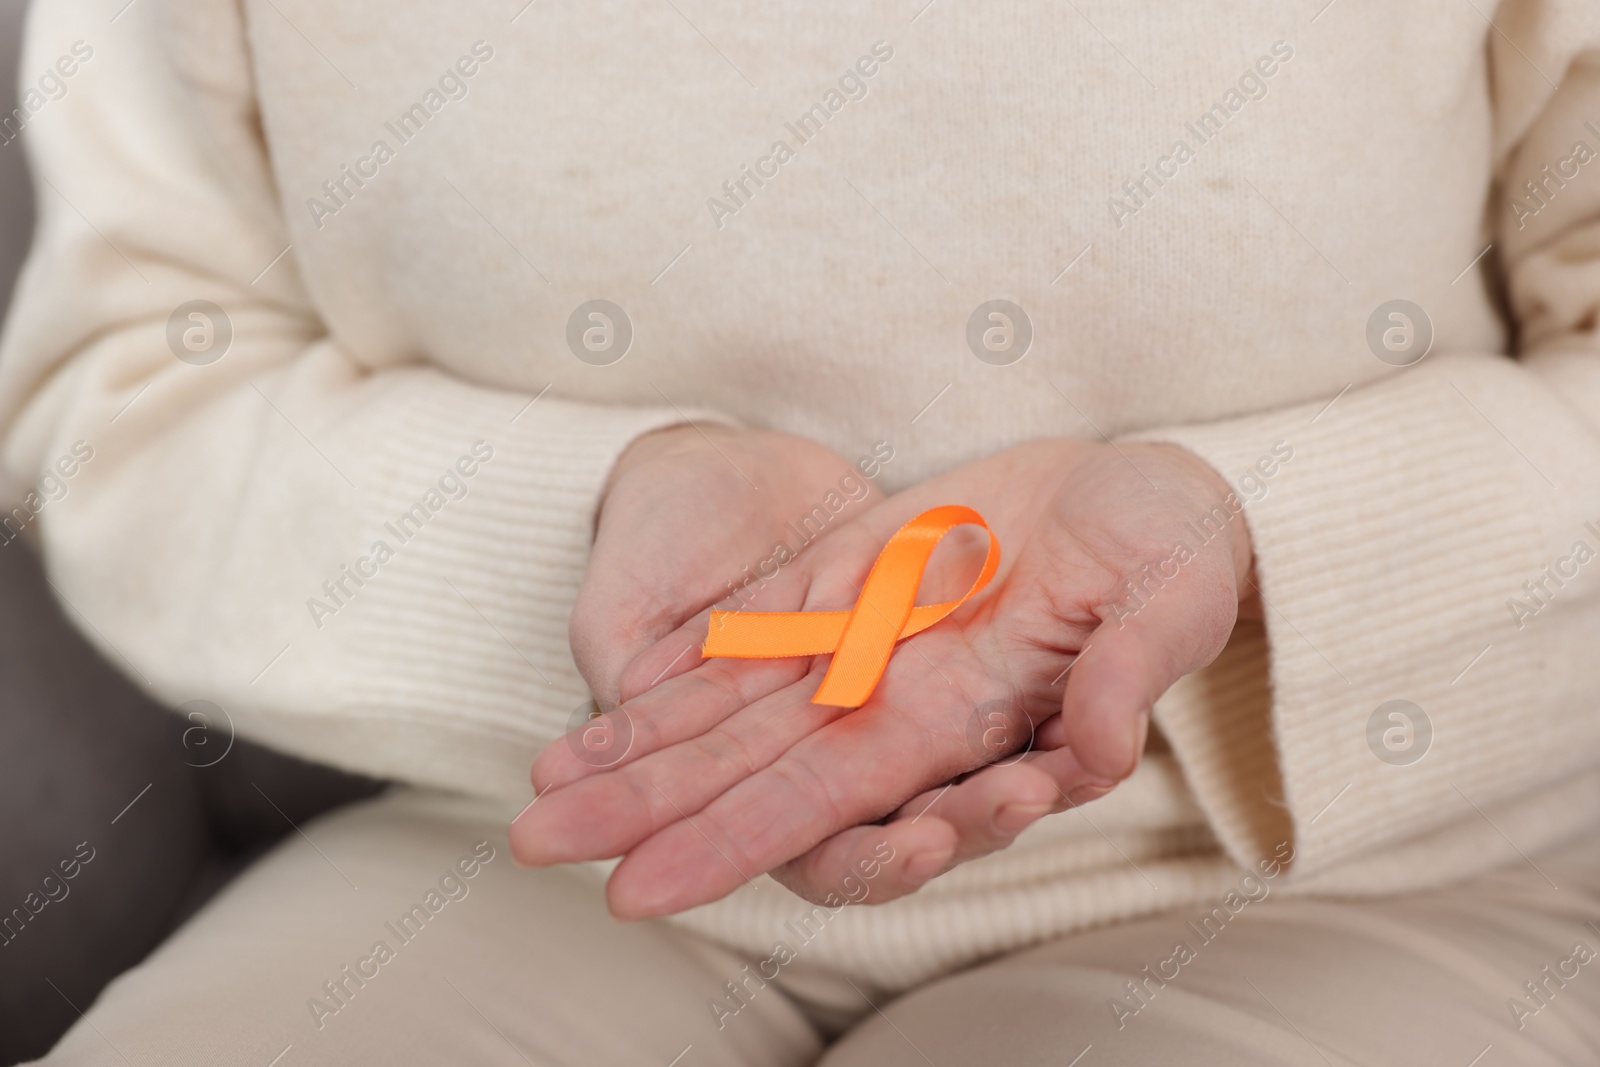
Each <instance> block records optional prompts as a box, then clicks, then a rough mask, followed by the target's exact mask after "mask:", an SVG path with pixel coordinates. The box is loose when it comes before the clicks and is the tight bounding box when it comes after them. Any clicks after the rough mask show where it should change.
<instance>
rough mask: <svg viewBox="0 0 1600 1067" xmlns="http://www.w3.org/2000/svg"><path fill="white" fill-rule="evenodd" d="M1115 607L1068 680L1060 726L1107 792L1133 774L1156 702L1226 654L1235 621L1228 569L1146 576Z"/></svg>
mask: <svg viewBox="0 0 1600 1067" xmlns="http://www.w3.org/2000/svg"><path fill="white" fill-rule="evenodd" d="M1125 588H1129V589H1130V590H1133V591H1132V592H1130V595H1129V597H1128V598H1127V599H1124V600H1123V601H1120V602H1119V603H1117V604H1113V605H1110V606H1109V607H1108V608H1106V609H1105V610H1104V613H1103V614H1102V616H1101V617H1102V622H1101V623H1100V625H1099V626H1098V627H1096V628H1095V630H1094V631H1093V632H1092V633H1091V634H1090V635H1089V639H1088V640H1087V641H1086V642H1085V643H1084V648H1083V651H1082V652H1081V653H1080V654H1079V658H1078V659H1077V660H1076V661H1075V662H1074V663H1073V667H1072V670H1071V671H1070V672H1069V673H1068V676H1067V691H1066V694H1065V695H1064V696H1063V697H1062V704H1061V723H1062V727H1063V729H1064V731H1065V734H1066V741H1067V744H1068V745H1069V746H1071V748H1072V750H1073V752H1074V753H1075V754H1076V756H1077V759H1078V762H1079V763H1080V764H1081V765H1082V767H1083V768H1084V770H1085V771H1087V772H1089V773H1090V774H1091V775H1094V776H1096V777H1098V778H1100V779H1102V780H1103V782H1104V783H1105V784H1106V785H1110V784H1112V783H1114V782H1117V781H1120V780H1121V779H1123V778H1126V777H1127V776H1128V775H1130V774H1132V773H1133V770H1134V768H1135V767H1137V766H1138V764H1139V757H1140V755H1141V754H1142V753H1143V751H1144V742H1145V735H1146V733H1147V732H1148V730H1149V727H1150V710H1151V707H1152V706H1153V705H1154V704H1155V702H1156V700H1157V698H1159V697H1160V696H1161V695H1162V694H1163V693H1165V692H1166V691H1167V690H1168V689H1169V688H1171V687H1172V685H1173V683H1174V682H1176V681H1177V680H1178V679H1179V678H1181V677H1183V676H1184V675H1185V674H1188V673H1189V672H1191V671H1195V670H1199V669H1200V668H1201V667H1204V666H1205V665H1206V664H1208V663H1210V662H1211V661H1212V660H1214V659H1216V658H1217V656H1218V654H1219V653H1221V651H1222V649H1223V646H1224V645H1226V644H1227V642H1228V635H1229V634H1230V633H1232V631H1233V624H1234V620H1235V618H1236V617H1237V615H1238V607H1239V604H1238V594H1237V591H1236V590H1235V588H1234V583H1233V575H1232V572H1231V568H1227V569H1226V570H1225V569H1224V568H1223V567H1222V566H1221V565H1219V564H1216V563H1211V562H1210V561H1205V562H1203V561H1201V560H1195V561H1194V562H1192V563H1190V564H1188V565H1187V566H1186V567H1185V568H1184V569H1182V570H1181V571H1180V572H1179V573H1178V574H1177V575H1176V576H1175V577H1174V578H1173V579H1171V580H1168V581H1163V580H1162V579H1161V578H1159V577H1155V576H1153V575H1151V574H1150V572H1149V571H1148V570H1147V571H1146V573H1145V579H1144V580H1142V584H1140V585H1136V586H1135V585H1129V586H1125Z"/></svg>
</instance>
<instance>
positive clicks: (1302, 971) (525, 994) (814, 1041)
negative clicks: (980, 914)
mask: <svg viewBox="0 0 1600 1067" xmlns="http://www.w3.org/2000/svg"><path fill="white" fill-rule="evenodd" d="M503 825H504V820H503V819H501V818H497V817H496V816H494V815H492V814H490V813H487V812H486V809H484V808H483V807H481V806H478V805H472V804H468V803H465V802H455V801H449V800H446V799H443V798H439V797H437V796H433V795H429V794H421V793H410V792H400V793H396V794H391V795H390V796H387V797H384V798H380V799H379V800H377V801H374V802H370V803H367V804H362V805H358V806H356V807H353V808H347V809H344V810H343V811H340V812H337V813H335V814H333V815H331V816H328V817H325V818H324V819H322V820H319V821H318V822H316V823H314V824H311V825H309V826H307V827H306V828H305V829H306V832H307V837H304V838H302V837H298V836H297V837H294V838H291V839H290V840H289V841H288V842H287V843H286V844H284V845H283V846H281V847H280V848H279V849H278V850H277V851H276V852H274V853H273V854H272V855H270V856H269V857H267V858H266V859H265V860H263V861H262V862H261V863H259V864H257V866H256V867H254V868H253V869H252V870H250V871H249V872H247V873H246V874H245V875H244V876H243V877H241V878H240V879H239V880H238V881H237V882H235V883H234V884H233V886H232V887H230V888H229V890H227V891H226V892H225V893H224V894H223V895H222V896H221V897H219V898H218V899H217V900H216V901H214V902H213V903H212V905H211V906H210V907H208V908H207V909H206V910H205V911H203V912H202V913H201V914H200V915H199V916H197V917H196V918H195V919H194V920H193V921H192V922H191V923H189V924H188V925H187V926H186V927H185V928H184V929H183V930H181V931H179V933H178V934H177V935H175V936H174V938H173V939H172V940H171V941H170V942H168V944H166V945H165V946H163V948H162V949H160V950H159V951H158V952H157V953H155V954H154V955H153V956H152V957H151V958H150V959H149V960H148V961H146V962H145V963H144V964H143V965H141V966H140V967H138V968H136V969H134V970H133V971H131V972H129V973H128V974H127V975H125V976H123V977H122V978H121V979H119V980H118V981H117V982H115V983H113V985H112V986H111V987H110V988H109V989H108V990H107V991H106V993H105V994H104V995H103V996H102V997H101V999H100V1001H99V1002H97V1003H96V1004H95V1006H94V1008H93V1009H92V1010H91V1011H90V1012H89V1015H88V1018H87V1020H85V1021H84V1022H83V1023H80V1025H78V1026H77V1027H75V1028H74V1029H73V1031H72V1032H71V1033H70V1034H69V1035H68V1036H67V1037H66V1038H65V1039H64V1040H63V1041H62V1043H61V1044H60V1045H59V1046H58V1047H57V1048H56V1050H55V1051H54V1052H53V1053H52V1054H51V1055H50V1056H49V1057H47V1058H46V1059H45V1060H44V1061H41V1062H44V1063H47V1064H52V1065H79V1064H106V1065H112V1064H117V1065H121V1064H125V1063H128V1062H132V1063H190V1062H193V1063H201V1062H204V1063H207V1064H249V1065H251V1067H266V1065H268V1064H276V1065H277V1067H294V1065H295V1064H307V1063H309V1064H316V1063H330V1064H331V1063H338V1064H345V1063H352V1062H384V1063H430V1064H431V1063H436V1062H471V1063H486V1064H508V1065H515V1064H530V1065H534V1067H547V1065H555V1064H583V1065H588V1064H598V1063H605V1064H616V1065H629V1064H643V1065H652V1067H665V1065H668V1064H673V1063H678V1064H681V1065H682V1067H692V1065H697V1064H718V1063H724V1064H757V1065H767V1064H771V1065H783V1067H790V1065H793V1067H800V1065H803V1064H808V1063H813V1062H816V1061H817V1059H818V1057H819V1056H822V1042H821V1039H820V1038H819V1037H818V1030H817V1028H816V1027H814V1026H813V1025H812V1024H811V1022H810V1021H808V1019H807V1016H806V1014H805V1011H804V1010H803V1008H802V1006H801V1005H800V1004H798V1003H797V1002H795V1001H793V1000H792V999H790V998H789V997H787V996H786V995H785V994H784V993H783V992H782V991H781V990H780V989H779V988H777V987H776V986H772V987H767V988H766V989H764V990H763V991H762V993H761V995H759V996H756V997H754V998H752V999H751V1001H750V1003H749V1005H748V1006H747V1007H746V1008H745V1009H743V1010H741V1011H740V1013H739V1014H738V1016H737V1017H735V1018H734V1019H732V1020H725V1023H726V1025H725V1026H723V1027H722V1028H719V1027H718V1025H717V1022H716V1020H715V1019H714V1017H713V1015H712V1013H711V1012H710V1011H709V1010H708V1007H707V1005H708V1002H709V1001H712V1000H725V999H726V996H727V990H726V986H725V983H727V982H728V981H730V980H735V979H737V978H738V977H739V974H740V968H741V967H742V965H743V961H741V960H739V959H737V958H736V957H735V956H734V955H733V954H731V953H728V952H725V951H724V950H721V949H718V948H715V947H713V946H710V945H708V944H706V943H704V942H703V941H701V940H700V939H698V938H696V937H694V936H693V935H690V934H687V933H685V932H682V931H680V930H678V929H676V928H675V927H673V926H671V925H670V924H667V923H661V922H649V923H635V924H619V923H616V922H614V921H613V920H611V918H610V917H609V916H608V915H607V913H606V911H605V907H604V903H603V900H602V897H601V894H600V892H599V889H598V884H597V883H596V882H594V881H593V880H591V878H590V877H589V876H588V875H586V874H583V873H578V872H572V871H565V870H545V871H528V870H520V869H517V868H515V867H513V866H512V864H511V860H510V856H509V853H508V851H507V850H506V847H505V844H504V837H503ZM480 841H487V842H488V845H487V846H480V845H479V844H478V842H480ZM491 847H492V848H493V850H494V856H493V858H492V859H490V860H488V861H487V862H483V861H482V860H481V859H480V857H481V856H483V855H486V854H487V849H488V848H491ZM475 848H476V849H477V852H476V853H475V851H474V850H475ZM464 859H465V861H466V862H465V863H464V864H462V865H461V866H457V864H458V863H461V861H463V860H464ZM1537 859H1538V862H1539V864H1540V867H1541V868H1542V869H1543V870H1544V872H1545V873H1547V874H1549V876H1550V877H1551V878H1552V879H1553V880H1554V881H1555V882H1556V884H1558V885H1560V886H1561V889H1560V890H1559V891H1558V890H1555V889H1552V888H1551V887H1550V886H1549V885H1548V884H1547V883H1546V882H1545V880H1544V878H1543V877H1542V876H1541V875H1540V874H1538V873H1536V872H1535V871H1534V870H1533V869H1532V868H1531V867H1528V866H1526V865H1524V866H1521V867H1513V868H1507V869H1505V870H1502V871H1499V872H1496V873H1495V874H1493V875H1490V876H1487V877H1485V878H1482V879H1479V880H1478V881H1476V882H1474V883H1472V884H1470V885H1468V886H1462V887H1458V888H1455V889H1451V890H1448V891H1443V892H1439V893H1434V894H1427V895H1418V896H1413V897H1409V898H1399V899H1393V900H1381V901H1368V902H1328V901H1293V900H1286V899H1283V898H1282V897H1281V894H1280V895H1278V896H1274V897H1270V898H1268V899H1265V900H1262V901H1260V902H1257V903H1252V904H1250V905H1249V906H1248V907H1246V908H1245V909H1243V910H1242V911H1240V912H1239V913H1238V914H1237V915H1235V916H1233V917H1232V918H1231V920H1230V921H1229V922H1227V924H1226V925H1225V926H1223V927H1222V928H1221V932H1220V934H1215V935H1214V937H1213V940H1211V941H1209V942H1203V941H1201V939H1200V938H1199V937H1197V936H1196V933H1195V931H1194V930H1191V929H1189V928H1187V927H1186V926H1185V925H1184V924H1185V921H1186V920H1195V921H1198V919H1199V917H1200V916H1201V915H1203V914H1204V913H1205V912H1206V911H1207V910H1208V909H1207V908H1206V907H1201V906H1196V907H1194V908H1191V909H1182V910H1179V911H1178V912H1175V913H1173V914H1171V915H1167V916H1160V917H1157V918H1152V919H1148V920H1143V921H1139V922H1132V923H1126V924H1122V925H1119V926H1114V927H1109V928H1106V929H1102V930H1098V931H1093V932H1089V933H1085V934H1079V935H1075V936H1071V937H1067V938H1063V939H1061V940H1059V941H1056V942H1053V943H1050V944H1047V945H1044V946H1040V947H1038V948H1035V949H1032V950H1029V951H1025V952H1021V953H1017V954H1014V955H1012V956H1010V957H1007V958H1004V959H1002V960H999V961H996V962H994V963H992V964H989V965H986V966H982V967H978V968H974V969H972V970H969V971H966V972H962V973H960V974H956V975H953V976H951V977H948V978H945V979H943V980H940V981H937V982H934V983H931V984H930V985H928V986H926V987H924V988H923V989H921V990H918V991H915V992H913V993H911V994H909V995H908V996H906V997H903V998H901V999H900V1000H899V1001H896V1002H895V1003H892V1004H885V1005H882V1012H881V1014H880V1013H875V1012H870V1011H869V1013H868V1015H867V1018H866V1019H865V1021H864V1022H862V1023H861V1024H860V1025H859V1026H858V1027H856V1029H855V1030H853V1031H852V1032H850V1033H849V1034H847V1035H846V1036H845V1037H844V1038H843V1039H841V1040H840V1041H839V1042H838V1043H837V1044H836V1045H835V1046H834V1047H833V1049H831V1050H830V1051H829V1052H828V1053H827V1054H826V1056H823V1057H822V1061H821V1062H822V1063H823V1064H825V1065H826V1067H863V1065H868V1064H870V1065H874V1067H878V1065H886V1067H894V1065H898V1064H918V1065H922V1064H927V1063H933V1064H937V1065H938V1067H955V1065H960V1064H977V1063H984V1064H988V1063H1006V1064H1018V1065H1021V1064H1028V1063H1040V1064H1046V1063H1048V1064H1051V1065H1054V1067H1065V1065H1067V1064H1070V1063H1073V1062H1074V1059H1073V1058H1074V1057H1077V1056H1080V1054H1081V1055H1082V1059H1081V1060H1078V1061H1077V1063H1078V1064H1079V1065H1080V1067H1094V1065H1095V1064H1154V1063H1163V1064H1164V1063H1171V1062H1182V1063H1187V1064H1229V1065H1237V1064H1296V1065H1299V1064H1335V1065H1342V1064H1352V1063H1359V1064H1407V1065H1412V1064H1418V1063H1442V1064H1459V1065H1460V1067H1466V1065H1467V1064H1468V1063H1471V1062H1473V1059H1474V1057H1476V1056H1479V1055H1480V1054H1481V1053H1482V1052H1483V1050H1484V1049H1485V1048H1486V1047H1487V1046H1490V1045H1492V1046H1493V1049H1492V1050H1491V1051H1490V1052H1489V1054H1488V1055H1487V1056H1484V1057H1483V1059H1482V1060H1480V1061H1478V1062H1479V1063H1481V1064H1483V1065H1484V1067H1487V1065H1488V1064H1489V1063H1507V1062H1516V1063H1529V1064H1576V1063H1587V1062H1594V1061H1595V1059H1596V1049H1597V1048H1600V975H1591V974H1590V973H1589V972H1590V971H1591V970H1595V969H1600V960H1596V961H1595V962H1594V963H1592V964H1589V965H1585V966H1582V967H1581V968H1580V969H1579V971H1578V973H1577V976H1576V977H1569V978H1567V979H1565V984H1564V985H1563V986H1560V987H1557V986H1555V985H1554V984H1553V983H1551V982H1549V981H1548V980H1546V979H1544V978H1543V976H1542V974H1541V969H1542V968H1543V967H1544V966H1545V965H1546V964H1549V965H1551V967H1552V968H1556V967H1558V966H1559V965H1560V964H1561V961H1563V960H1565V959H1567V958H1568V957H1569V956H1570V955H1571V950H1572V946H1573V944H1574V943H1575V942H1577V941H1580V940H1582V941H1584V942H1585V943H1587V944H1589V945H1590V946H1597V945H1600V940H1597V939H1596V937H1595V936H1594V934H1593V932H1592V931H1591V930H1589V929H1588V928H1587V927H1585V926H1584V922H1585V921H1586V920H1587V919H1589V918H1590V917H1600V859H1597V858H1596V856H1594V855H1589V856H1584V857H1577V856H1571V857H1565V858H1564V857H1561V856H1543V857H1538V858H1537ZM468 871H470V872H471V876H470V877H468V876H467V872H468ZM446 874H449V875H450V878H449V879H444V877H443V876H445V875H446ZM430 890H432V891H433V892H434V896H433V897H432V898H430V897H429V896H428V894H429V892H430ZM414 905H415V906H418V907H420V908H421V912H420V913H413V912H412V909H413V906H414ZM408 914H411V915H412V917H411V918H410V920H409V922H408V923H404V924H403V923H402V921H401V920H402V917H404V916H407V915H408ZM1179 940H1183V941H1185V942H1186V943H1187V944H1188V945H1189V946H1190V947H1191V949H1192V951H1193V958H1192V959H1190V960H1188V961H1187V962H1184V963H1182V964H1181V965H1180V966H1178V967H1177V968H1176V976H1175V977H1171V978H1169V979H1165V980H1162V982H1160V983H1158V981H1156V980H1147V979H1146V976H1145V973H1144V972H1143V971H1142V969H1143V968H1144V967H1145V966H1146V965H1147V964H1148V965H1149V966H1150V968H1151V971H1150V973H1152V974H1155V975H1157V977H1158V978H1159V976H1160V975H1161V974H1169V975H1170V974H1172V973H1173V971H1174V967H1173V965H1172V964H1167V963H1164V962H1163V961H1166V960H1168V959H1170V958H1172V957H1173V955H1174V951H1173V950H1174V945H1175V943H1176V942H1177V941H1179ZM379 942H382V943H383V944H384V946H385V947H386V950H387V951H386V952H379V951H378V949H377V946H378V943H379ZM1130 980H1132V981H1137V982H1141V983H1144V984H1143V986H1142V989H1143V994H1142V1001H1143V1003H1141V999H1136V998H1135V996H1134V995H1133V994H1132V993H1130V991H1129V989H1128V987H1127V985H1126V983H1127V982H1129V981H1130ZM1528 980H1534V981H1541V980H1544V981H1546V987H1547V988H1548V989H1550V990H1553V994H1547V995H1546V999H1548V1001H1549V1005H1548V1006H1547V1007H1544V1008H1542V1009H1541V1010H1540V1011H1539V1013H1538V1014H1536V1015H1530V1016H1528V1017H1527V1018H1525V1019H1524V1020H1523V1022H1524V1028H1523V1029H1522V1030H1521V1031H1520V1032H1519V1031H1518V1030H1517V1029H1516V1026H1515V1021H1514V1019H1513V1017H1512V1014H1511V1012H1510V1010H1509V1009H1508V1007H1507V1001H1508V999H1519V1000H1521V1001H1522V1002H1524V1003H1527V1004H1529V1006H1530V1007H1532V1006H1534V1005H1535V1004H1536V1003H1537V1002H1535V1001H1530V1000H1529V999H1528V995H1527V991H1526V990H1525V989H1524V988H1523V983H1524V982H1525V981H1528ZM1113 1001H1120V1002H1121V1003H1122V1005H1123V1008H1122V1010H1121V1011H1120V1012H1116V1011H1113V1009H1112V1007H1111V1004H1112V1002H1113ZM1134 1008H1137V1009H1138V1010H1137V1011H1136V1012H1135V1011H1133V1009H1134ZM1119 1015H1120V1018H1119ZM1119 1023H1120V1026H1119ZM1086 1049H1087V1052H1085V1050H1086ZM1491 1056H1492V1057H1495V1058H1494V1059H1492V1060H1491V1059H1490V1057H1491ZM277 1057H281V1058H277ZM677 1057H681V1059H675V1058H677ZM275 1058H277V1059H275Z"/></svg>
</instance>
